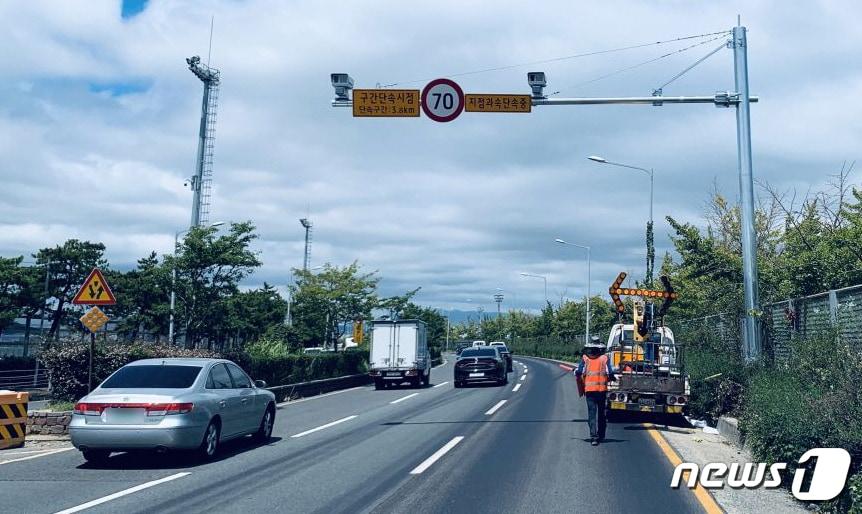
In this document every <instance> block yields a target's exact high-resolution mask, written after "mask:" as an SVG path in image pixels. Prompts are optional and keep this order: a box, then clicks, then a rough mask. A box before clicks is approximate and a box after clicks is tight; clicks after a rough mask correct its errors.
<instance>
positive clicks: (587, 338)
mask: <svg viewBox="0 0 862 514" xmlns="http://www.w3.org/2000/svg"><path fill="white" fill-rule="evenodd" d="M554 241H555V242H556V243H559V244H561V245H566V246H575V247H577V248H583V249H584V250H586V251H587V321H586V323H587V333H586V334H584V344H587V343H589V342H590V280H591V277H590V266H591V263H590V260H591V256H590V253H591V248H590V247H589V246H586V245H579V244H577V243H570V242H568V241H566V240H563V239H559V238H557V239H554Z"/></svg>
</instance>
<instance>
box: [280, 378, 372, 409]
mask: <svg viewBox="0 0 862 514" xmlns="http://www.w3.org/2000/svg"><path fill="white" fill-rule="evenodd" d="M370 383H371V377H370V376H368V373H360V374H357V375H347V376H343V377H335V378H323V379H320V380H311V381H309V382H299V383H296V384H286V385H279V386H273V387H267V389H268V390H270V391H272V392H273V393H275V399H276V401H278V402H285V401H288V400H295V399H297V398H306V397H308V396H316V395H318V394H323V393H328V392H332V391H338V390H340V389H348V388H350V387H357V386H363V385H368V384H370Z"/></svg>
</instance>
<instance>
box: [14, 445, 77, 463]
mask: <svg viewBox="0 0 862 514" xmlns="http://www.w3.org/2000/svg"><path fill="white" fill-rule="evenodd" d="M74 449H75V448H73V447H71V446H70V447H68V448H60V449H58V450H49V451H46V452H45V453H40V454H39V455H30V456H29V457H21V458H20V459H10V460H6V461H3V462H0V466H2V465H3V464H12V463H13V462H21V461H22V460H30V459H38V458H39V457H47V456H48V455H54V454H55V453H60V452H66V451H69V450H74Z"/></svg>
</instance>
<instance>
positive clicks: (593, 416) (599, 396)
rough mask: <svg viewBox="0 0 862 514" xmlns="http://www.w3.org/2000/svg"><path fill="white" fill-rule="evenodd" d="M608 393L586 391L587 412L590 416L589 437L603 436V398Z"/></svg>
mask: <svg viewBox="0 0 862 514" xmlns="http://www.w3.org/2000/svg"><path fill="white" fill-rule="evenodd" d="M607 396H608V393H586V397H587V412H588V414H589V416H590V438H592V439H595V438H599V439H604V438H605V425H606V424H607V420H606V419H605V399H606V398H607Z"/></svg>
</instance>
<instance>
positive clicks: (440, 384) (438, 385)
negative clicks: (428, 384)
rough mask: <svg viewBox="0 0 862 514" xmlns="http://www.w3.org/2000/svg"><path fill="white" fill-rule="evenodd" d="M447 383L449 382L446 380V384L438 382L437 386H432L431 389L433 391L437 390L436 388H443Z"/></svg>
mask: <svg viewBox="0 0 862 514" xmlns="http://www.w3.org/2000/svg"><path fill="white" fill-rule="evenodd" d="M448 383H449V381H448V380H447V381H446V382H440V383H439V384H437V385H435V386H434V387H432V388H431V389H435V388H437V387H443V386H444V385H446V384H448Z"/></svg>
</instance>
